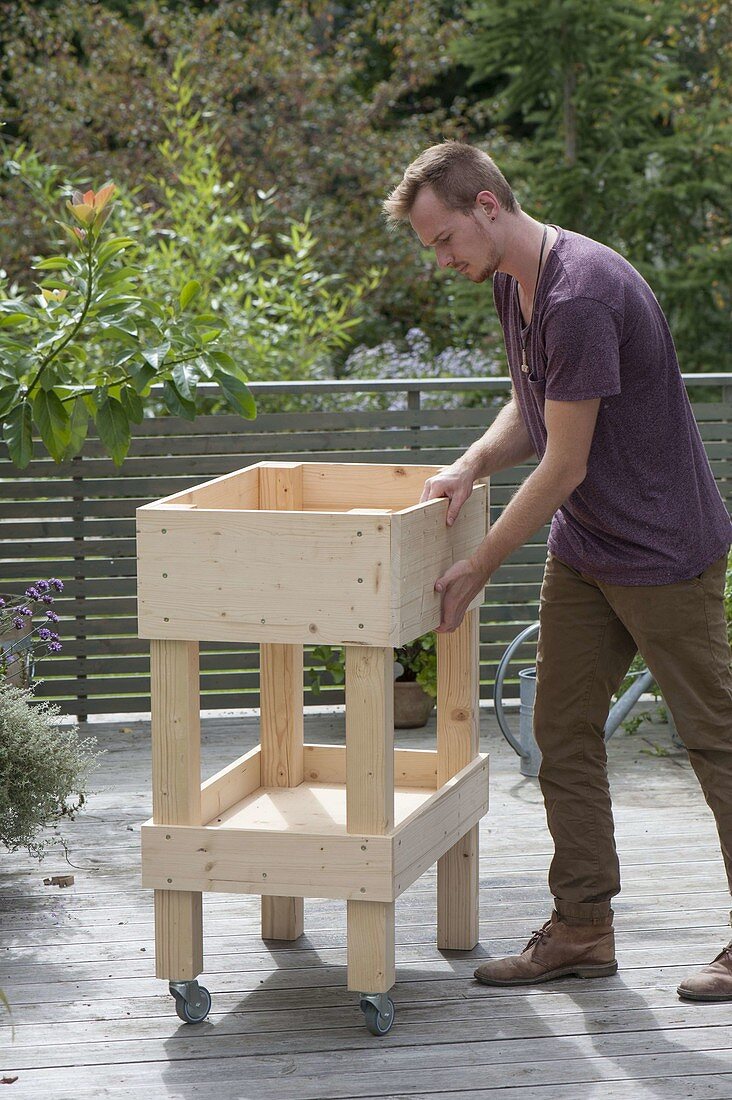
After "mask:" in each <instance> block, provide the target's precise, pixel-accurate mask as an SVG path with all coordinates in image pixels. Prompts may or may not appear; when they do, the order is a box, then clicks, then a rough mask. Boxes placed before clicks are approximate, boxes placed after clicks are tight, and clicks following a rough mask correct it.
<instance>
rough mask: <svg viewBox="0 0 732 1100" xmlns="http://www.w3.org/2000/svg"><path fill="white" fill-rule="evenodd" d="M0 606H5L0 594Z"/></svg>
mask: <svg viewBox="0 0 732 1100" xmlns="http://www.w3.org/2000/svg"><path fill="white" fill-rule="evenodd" d="M0 607H5V600H4V599H3V598H2V597H1V596H0Z"/></svg>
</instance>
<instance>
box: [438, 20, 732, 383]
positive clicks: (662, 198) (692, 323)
mask: <svg viewBox="0 0 732 1100" xmlns="http://www.w3.org/2000/svg"><path fill="white" fill-rule="evenodd" d="M468 21H469V23H470V24H471V33H470V34H469V35H466V36H464V37H463V38H462V39H461V40H459V41H458V42H457V43H456V45H455V54H456V56H457V57H458V58H459V59H460V60H461V61H463V62H464V63H466V64H468V65H469V66H470V67H471V69H472V71H473V79H474V80H475V81H479V80H480V81H484V80H486V79H492V80H497V81H499V86H498V90H497V91H496V92H495V94H494V96H493V97H492V99H491V101H490V109H491V111H492V112H493V114H494V117H495V118H496V120H497V121H498V124H499V126H500V128H501V131H502V133H503V135H504V137H506V138H507V139H510V140H512V145H511V147H510V153H509V155H508V157H507V158H506V162H505V169H506V171H507V174H508V175H509V177H510V178H512V180H513V182H514V183H515V184H516V186H517V189H518V191H519V193H520V194H521V196H522V198H523V201H524V202H525V204H526V205H528V206H529V208H531V209H532V210H533V211H534V212H536V213H537V215H538V216H539V217H541V218H543V219H545V220H547V221H549V220H551V221H555V222H558V223H559V224H561V225H563V226H565V228H568V229H574V230H576V231H578V232H581V233H585V234H587V235H588V236H591V237H594V238H596V239H598V240H601V241H604V242H605V243H607V244H609V245H611V246H612V247H614V248H616V249H617V250H618V251H620V252H622V253H623V254H624V255H625V256H627V258H628V259H629V260H630V261H631V262H632V263H634V264H635V265H636V266H637V267H638V268H639V269H640V270H641V272H642V273H643V274H644V275H645V276H646V278H647V279H648V280H649V282H650V283H651V285H652V286H653V288H654V290H655V291H656V293H657V295H658V297H659V298H660V299H661V302H662V304H663V305H664V307H665V309H666V311H667V314H668V316H669V319H670V322H671V327H672V331H673V332H674V335H675V338H676V340H677V344H678V345H679V350H680V353H681V360H682V367H683V368H684V369H686V370H703V369H710V366H711V368H712V369H713V368H714V365H715V364H716V362H718V361H719V358H720V356H721V355H722V353H723V349H724V347H725V346H726V345H727V343H728V339H729V335H728V318H729V308H730V297H729V273H730V261H731V260H732V252H731V251H730V247H731V242H732V220H731V218H730V212H731V210H732V208H731V207H730V203H729V179H730V177H731V176H732V154H731V153H730V138H731V137H732V124H731V121H730V119H731V115H730V102H729V96H728V92H727V90H726V87H725V84H724V81H723V79H722V71H721V66H722V62H721V61H720V60H719V58H721V57H723V56H724V48H723V47H724V45H725V41H726V42H727V43H729V30H730V15H729V7H728V5H722V4H715V5H713V4H705V5H702V6H699V5H698V4H691V3H689V2H686V0H681V2H679V0H652V2H649V0H636V2H633V3H628V2H626V0H545V2H542V3H538V2H537V0H512V2H511V3H506V2H504V0H479V2H478V3H476V4H475V5H474V6H473V7H472V8H471V9H470V11H469V13H468ZM725 34H726V36H727V37H726V38H725ZM710 40H716V42H717V43H718V45H719V46H720V50H719V58H716V57H714V50H713V49H712V47H711V41H710ZM728 56H729V54H728V53H727V57H728ZM710 61H711V62H712V64H711V67H710Z"/></svg>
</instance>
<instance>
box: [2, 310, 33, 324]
mask: <svg viewBox="0 0 732 1100" xmlns="http://www.w3.org/2000/svg"><path fill="white" fill-rule="evenodd" d="M27 320H28V314H27V313H3V314H2V315H0V328H10V326H11V325H22V324H24V322H25V321H27Z"/></svg>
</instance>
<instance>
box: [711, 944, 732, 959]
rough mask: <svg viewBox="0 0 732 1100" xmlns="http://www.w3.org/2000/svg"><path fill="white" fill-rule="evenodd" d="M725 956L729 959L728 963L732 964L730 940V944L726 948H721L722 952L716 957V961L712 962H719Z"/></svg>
mask: <svg viewBox="0 0 732 1100" xmlns="http://www.w3.org/2000/svg"><path fill="white" fill-rule="evenodd" d="M725 955H727V956H728V957H729V959H730V962H732V940H730V942H729V943H728V944H727V946H726V947H723V948H722V950H721V951H720V952H719V954H718V955H717V957H716V959H714V960H713V961H714V962H719V960H720V959H723V958H724V956H725Z"/></svg>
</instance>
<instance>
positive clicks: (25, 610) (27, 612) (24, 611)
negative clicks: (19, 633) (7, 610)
mask: <svg viewBox="0 0 732 1100" xmlns="http://www.w3.org/2000/svg"><path fill="white" fill-rule="evenodd" d="M19 611H20V614H21V615H25V617H26V619H27V618H28V616H29V615H32V614H33V612H32V611H31V609H30V608H29V607H21V608H19Z"/></svg>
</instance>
